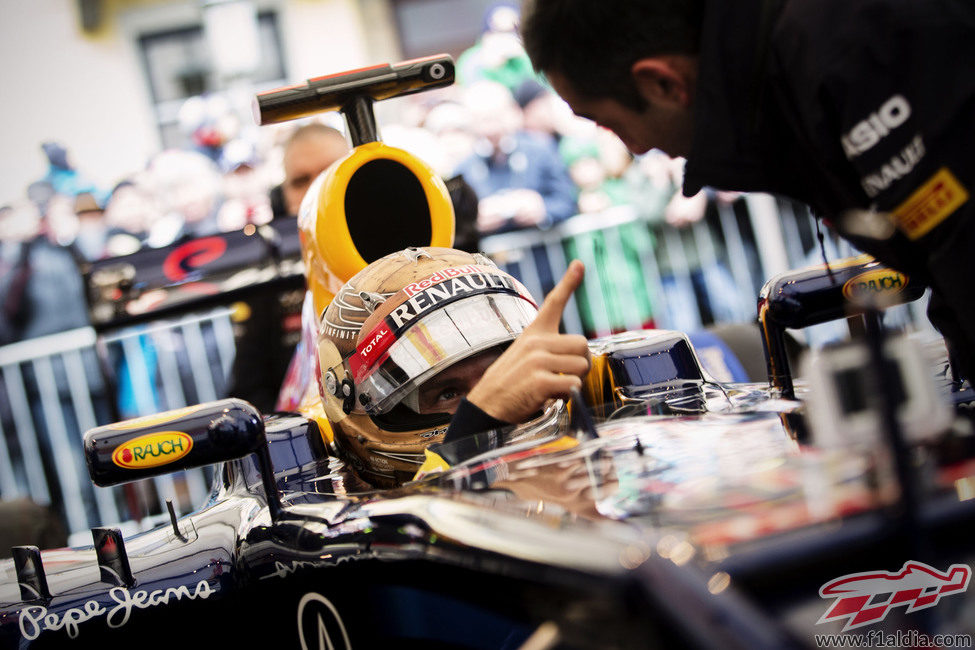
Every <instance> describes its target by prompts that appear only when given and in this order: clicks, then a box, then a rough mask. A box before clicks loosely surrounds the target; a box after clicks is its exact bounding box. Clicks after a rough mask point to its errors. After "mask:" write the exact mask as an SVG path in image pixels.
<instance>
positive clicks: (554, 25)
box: [521, 0, 703, 156]
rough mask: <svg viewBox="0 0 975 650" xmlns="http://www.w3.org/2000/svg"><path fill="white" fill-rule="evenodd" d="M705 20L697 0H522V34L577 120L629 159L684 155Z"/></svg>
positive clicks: (536, 62) (537, 66)
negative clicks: (607, 135)
mask: <svg viewBox="0 0 975 650" xmlns="http://www.w3.org/2000/svg"><path fill="white" fill-rule="evenodd" d="M702 18H703V1H702V0H647V1H644V2H630V1H629V0H601V1H600V2H592V0H526V2H525V3H524V5H523V7H522V23H521V33H522V38H523V41H524V44H525V50H526V51H527V53H528V56H529V58H530V59H531V61H532V64H533V65H534V66H535V69H536V70H537V71H539V72H541V73H544V74H545V75H546V77H547V78H548V80H549V82H550V83H551V85H552V87H553V88H554V89H555V91H556V92H558V94H559V95H561V96H562V98H563V99H564V100H565V101H566V102H567V103H568V104H569V106H571V107H572V110H573V111H575V113H576V114H577V115H579V116H581V117H585V118H588V119H591V120H593V121H595V122H597V123H598V124H600V125H601V126H604V127H606V128H607V129H610V130H611V131H613V132H614V133H616V135H618V136H619V137H620V139H621V140H622V141H623V142H624V143H625V144H626V146H627V148H628V149H629V150H630V151H632V152H633V153H637V154H640V153H646V152H647V151H649V150H650V149H652V148H657V149H661V150H663V151H666V152H667V153H668V154H670V155H671V156H686V155H687V153H688V150H689V148H690V137H691V128H690V127H691V123H692V113H691V100H692V99H693V95H694V88H695V82H696V77H697V54H698V52H699V50H700V34H701V23H702Z"/></svg>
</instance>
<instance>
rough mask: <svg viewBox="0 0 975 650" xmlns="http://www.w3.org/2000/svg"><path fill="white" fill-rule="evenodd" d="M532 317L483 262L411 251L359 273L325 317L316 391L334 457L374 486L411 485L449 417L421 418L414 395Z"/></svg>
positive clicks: (525, 302)
mask: <svg viewBox="0 0 975 650" xmlns="http://www.w3.org/2000/svg"><path fill="white" fill-rule="evenodd" d="M537 311H538V309H537V306H536V304H535V302H534V301H533V300H532V297H531V295H530V294H529V292H528V290H527V289H525V287H524V286H523V285H522V284H521V283H520V282H518V281H517V280H516V279H515V278H513V277H512V276H511V275H509V274H507V273H505V272H504V271H502V270H500V269H499V268H498V267H497V266H496V265H495V264H494V263H493V262H491V261H490V260H489V259H488V258H486V257H484V256H483V255H480V254H473V255H472V254H470V253H465V252H462V251H458V250H454V249H450V248H408V249H406V250H403V251H400V252H397V253H392V254H390V255H387V256H386V257H383V258H381V259H379V260H377V261H375V262H373V263H372V264H370V265H369V266H367V267H366V268H364V269H363V270H362V271H360V272H359V273H357V274H356V275H355V276H353V277H352V279H350V280H349V281H348V282H346V283H345V285H344V286H342V288H341V289H340V290H339V291H338V293H337V294H336V295H335V299H334V300H333V301H332V302H331V303H330V304H329V305H328V307H327V308H326V309H325V312H324V314H323V315H322V318H321V323H320V327H319V337H318V361H319V368H320V378H321V383H320V385H319V390H320V391H321V394H322V400H323V402H324V404H325V412H326V415H327V416H328V420H329V423H330V424H331V425H332V429H333V432H334V434H335V444H336V446H337V447H338V450H339V452H340V454H341V455H342V456H343V457H344V458H345V459H346V461H347V462H348V463H350V464H351V465H352V468H353V470H354V471H355V472H356V473H357V474H358V475H359V476H360V477H361V478H362V479H364V480H366V481H367V482H369V483H371V484H373V485H375V486H377V487H390V486H394V485H399V484H401V483H403V482H405V481H408V480H410V479H411V478H412V477H413V475H414V474H415V473H416V471H417V469H419V467H420V465H421V464H422V462H423V459H424V453H423V452H424V449H425V448H426V447H427V446H428V445H430V444H432V443H434V442H439V441H440V440H442V439H443V436H444V434H445V433H446V431H447V426H448V425H449V424H450V417H451V416H450V414H448V413H434V414H421V413H419V412H418V407H417V400H416V394H417V393H416V391H417V388H418V387H419V386H420V385H421V384H423V382H425V381H427V380H428V379H430V378H432V377H434V376H436V375H437V374H438V373H440V372H441V371H443V370H444V369H446V368H448V367H450V366H452V365H454V364H455V363H457V362H459V361H461V360H463V359H465V358H467V357H470V356H472V355H474V354H477V353H478V352H481V351H483V350H488V349H490V348H493V347H496V346H503V345H507V344H509V343H510V342H511V341H513V340H514V339H515V338H516V337H517V336H518V334H519V333H520V332H521V331H522V330H523V329H524V328H525V327H526V326H527V325H528V324H529V323H530V322H531V321H532V320H534V318H535V315H536V313H537Z"/></svg>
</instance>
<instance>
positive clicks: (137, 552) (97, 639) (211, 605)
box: [0, 56, 975, 649]
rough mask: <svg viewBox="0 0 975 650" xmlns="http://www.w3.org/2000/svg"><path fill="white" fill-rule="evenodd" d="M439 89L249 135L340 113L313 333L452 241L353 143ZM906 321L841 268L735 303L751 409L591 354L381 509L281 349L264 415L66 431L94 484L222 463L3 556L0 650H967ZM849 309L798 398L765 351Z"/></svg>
mask: <svg viewBox="0 0 975 650" xmlns="http://www.w3.org/2000/svg"><path fill="white" fill-rule="evenodd" d="M452 70H453V67H452V63H451V61H450V59H449V58H447V57H440V56H438V57H432V58H429V59H421V60H417V61H410V62H406V63H402V64H398V65H396V66H381V67H377V68H370V69H366V70H360V71H354V72H352V73H348V74H345V75H336V76H332V77H327V78H321V79H316V80H309V82H308V83H307V84H302V85H298V86H295V87H292V88H289V89H284V90H281V91H276V92H272V93H268V94H265V95H263V96H261V97H260V98H259V108H260V115H261V117H262V119H264V120H265V121H267V120H270V119H286V118H291V117H294V116H296V115H301V114H307V113H308V112H312V111H317V110H326V109H338V110H342V111H343V112H344V113H345V114H346V116H347V117H348V118H349V122H350V131H351V132H352V135H353V140H354V143H355V144H356V149H355V150H354V152H353V153H352V154H351V155H350V157H348V158H346V159H345V160H344V161H340V162H339V163H336V166H335V167H333V168H332V169H330V170H329V171H328V172H326V176H325V178H324V181H323V183H322V185H320V187H321V188H322V190H321V191H322V193H323V194H322V195H323V196H326V197H328V199H329V201H327V202H326V203H327V205H323V207H322V208H321V210H319V212H318V213H319V222H318V223H317V224H316V229H315V230H314V233H313V234H312V235H311V237H312V238H315V237H317V238H318V239H317V240H316V241H305V242H303V250H305V251H308V250H310V249H312V248H314V247H315V246H319V245H321V246H320V248H319V257H320V258H321V259H324V260H325V261H326V262H327V264H325V265H322V264H318V265H311V264H306V269H308V270H307V273H308V276H307V284H308V286H309V288H310V295H311V296H313V299H310V301H315V300H317V301H318V304H314V305H313V307H312V308H311V309H310V311H311V313H314V314H320V313H321V312H322V309H323V305H324V304H325V303H326V302H327V300H328V298H327V297H324V298H323V297H322V296H326V295H327V294H328V292H329V291H333V292H334V290H335V289H334V287H335V286H336V284H335V280H336V278H338V279H343V278H348V277H350V276H351V275H352V274H354V273H355V272H356V271H357V270H358V269H360V268H362V267H363V266H365V264H366V262H368V261H371V260H374V259H378V258H379V257H381V256H382V255H384V254H386V253H387V252H390V251H394V250H399V249H400V248H402V247H404V246H406V245H428V244H430V245H445V244H449V238H450V234H451V226H450V224H449V218H450V214H449V210H448V208H447V207H446V206H448V205H449V204H448V203H447V202H446V199H445V195H444V193H443V190H442V184H440V183H439V181H437V179H436V177H435V176H434V175H433V174H432V173H430V171H429V169H428V168H427V167H426V166H425V165H423V164H422V163H421V162H420V161H417V160H416V159H414V158H412V157H411V156H409V154H406V153H405V152H402V151H399V150H394V149H392V148H390V147H386V146H385V145H383V144H381V143H380V142H378V139H377V137H376V129H375V123H374V120H373V119H372V112H371V102H372V101H374V100H377V99H384V98H387V97H390V96H395V95H397V94H402V93H404V92H414V91H417V90H420V89H422V88H423V87H427V86H432V85H441V84H444V83H449V81H450V80H451V78H452ZM377 184H378V185H380V186H383V187H391V188H394V189H395V191H390V192H388V193H386V192H383V193H377V192H375V191H372V192H370V191H369V188H370V187H375V186H376V185H377ZM377 194H378V196H377ZM389 196H393V197H394V199H392V200H393V201H395V202H396V204H397V211H398V213H399V214H402V215H403V221H409V220H412V225H411V226H410V227H403V228H402V229H400V228H399V227H398V225H397V224H393V225H388V226H385V227H384V228H383V229H382V234H381V236H379V237H377V236H376V232H377V228H375V226H376V221H375V219H376V217H373V220H372V221H369V218H368V215H370V214H376V213H377V211H378V212H379V213H380V214H381V212H382V211H381V207H382V206H379V205H378V204H379V203H381V202H382V201H384V200H386V201H388V200H390V199H389ZM404 197H405V198H404ZM306 200H307V199H306ZM408 204H413V205H414V206H416V207H417V209H416V210H414V211H413V212H410V210H409V209H406V208H408V207H409V205H408ZM353 212H356V215H355V218H352V213H353ZM363 215H366V216H363ZM418 224H420V225H421V226H422V225H423V224H425V227H418ZM417 233H420V235H419V239H418V240H417ZM303 236H306V237H307V236H308V235H307V234H305V235H303ZM407 238H411V239H409V240H407ZM306 255H307V253H306ZM306 261H307V259H306ZM316 288H317V290H316ZM917 295H919V288H918V287H916V286H911V283H910V280H909V278H906V277H905V276H903V275H902V274H899V273H897V272H895V271H892V270H889V269H884V268H883V267H881V266H880V265H878V264H877V263H876V262H874V261H872V260H865V259H858V260H853V261H851V262H849V263H848V264H846V265H844V264H836V265H833V267H832V268H818V269H810V270H803V271H797V272H791V273H788V274H785V275H783V276H780V277H778V278H776V279H773V280H772V281H770V282H769V284H768V285H766V287H765V290H764V291H763V293H762V296H761V298H760V307H759V316H760V318H759V320H760V324H761V326H762V331H763V334H764V339H765V344H766V352H767V361H768V366H769V377H770V381H769V383H768V384H765V383H763V384H721V383H718V382H716V381H714V380H713V379H711V378H710V377H709V375H708V374H707V373H706V372H705V371H704V370H703V369H702V366H701V363H700V361H699V360H698V358H697V355H696V353H695V350H694V348H693V346H692V345H691V343H690V341H689V339H688V337H687V336H685V335H684V334H682V333H679V332H672V331H663V330H648V331H640V332H627V333H623V334H617V335H614V336H611V337H607V338H602V339H597V340H593V341H591V342H590V348H591V351H592V355H593V365H592V370H591V371H590V374H589V376H588V378H587V380H586V381H585V383H584V387H583V390H582V391H580V392H578V394H574V395H573V398H572V400H571V403H570V404H569V408H568V410H567V411H564V410H557V409H555V408H554V407H553V408H551V409H549V410H548V411H546V413H545V414H544V416H543V418H542V419H541V420H540V423H539V424H536V425H535V426H532V427H529V428H525V427H512V428H502V429H496V430H492V431H488V432H485V433H480V434H477V435H473V436H467V437H464V438H462V439H460V440H458V441H456V442H452V443H449V444H441V445H439V446H438V448H437V449H436V453H437V456H438V457H439V458H440V459H442V460H443V464H442V465H441V466H440V467H439V468H437V469H431V470H428V471H426V472H421V474H420V475H418V477H417V478H416V479H415V480H414V481H411V482H409V483H407V484H405V485H403V486H401V487H397V488H391V489H384V490H380V489H361V488H360V486H358V485H354V484H352V483H350V482H349V481H348V480H347V478H348V474H347V472H345V471H344V468H343V461H342V460H341V459H339V458H337V457H335V456H334V455H332V454H331V453H330V445H329V443H330V440H331V431H330V428H329V424H328V421H327V419H325V418H324V417H323V415H322V409H321V405H320V400H319V402H316V395H317V394H318V386H317V378H315V377H310V376H309V375H310V374H312V373H311V372H309V371H308V369H309V368H310V367H311V368H313V367H314V364H313V363H308V362H307V356H308V355H310V354H312V353H311V352H310V351H309V350H308V346H307V344H305V345H299V349H298V351H297V354H296V359H299V362H298V363H296V364H295V370H294V372H293V373H292V374H291V376H290V377H289V380H288V385H287V386H286V387H285V388H290V393H289V392H288V391H285V392H286V396H287V395H290V398H289V399H290V401H289V406H291V407H292V410H291V411H289V412H280V413H275V414H272V415H262V414H260V413H259V412H257V410H256V409H255V408H254V407H252V406H251V405H249V404H248V403H246V402H243V401H241V400H237V399H227V400H221V401H218V402H211V403H206V404H200V405H197V406H191V407H188V408H185V409H180V410H177V411H170V412H166V413H161V414H159V415H155V416H149V417H144V418H139V419H136V420H130V421H125V422H120V423H117V424H112V425H108V426H105V427H101V428H98V429H95V430H93V431H90V432H89V433H88V434H87V435H86V440H85V445H86V456H87V459H88V463H89V470H90V473H91V477H92V479H93V481H94V482H95V483H96V484H97V485H111V484H115V483H119V482H123V481H131V480H135V479H140V478H145V477H148V476H155V475H159V474H163V473H168V472H175V471H178V470H181V469H185V468H188V467H195V466H199V465H204V464H210V463H221V465H220V469H219V471H218V472H217V475H216V479H215V481H214V484H213V487H212V491H211V493H210V497H209V500H208V502H207V503H206V505H205V506H204V507H203V508H202V509H200V510H199V511H197V512H195V513H193V514H190V515H188V516H185V517H182V518H179V519H177V518H176V516H175V514H173V515H172V517H171V522H170V525H168V526H163V527H160V528H158V529H155V530H152V531H149V532H146V533H143V534H139V535H136V536H134V537H132V538H130V539H123V538H122V536H121V534H120V533H119V531H118V530H117V529H113V528H96V529H93V531H92V534H93V544H92V546H89V547H84V548H72V549H55V550H49V551H44V552H41V551H40V550H38V549H37V548H36V547H18V548H15V549H14V559H13V560H12V561H6V562H2V563H0V644H2V645H3V646H4V647H70V645H71V643H72V642H73V643H75V644H80V645H81V646H87V645H94V644H96V643H97V644H99V645H118V646H121V645H124V644H132V645H136V644H138V645H140V646H145V645H149V646H152V647H156V646H162V645H163V644H165V645H167V646H169V647H173V646H177V645H182V646H189V647H195V646H198V645H202V644H204V643H208V644H212V643H228V644H238V645H241V646H242V647H258V646H259V644H261V645H263V644H268V645H269V646H270V647H301V648H329V649H333V648H336V649H339V648H353V647H357V648H374V647H383V646H381V644H384V645H385V647H421V646H422V647H425V648H429V647H433V648H436V647H464V648H518V647H522V648H554V647H567V648H573V647H578V648H648V647H715V648H739V647H740V648H789V647H814V646H817V645H818V646H829V645H837V644H848V643H864V644H865V643H875V644H877V645H883V644H885V643H888V642H889V644H890V645H892V646H893V645H895V644H899V643H904V644H907V643H912V644H914V645H921V644H922V643H923V642H925V641H926V640H934V639H938V641H937V642H938V643H940V644H942V645H948V644H954V643H956V642H957V641H959V640H961V641H963V640H964V638H968V639H969V642H970V640H971V638H972V635H973V634H975V597H973V596H972V595H970V594H969V593H968V591H967V590H968V586H969V582H970V577H971V564H972V560H973V559H975V544H973V543H972V541H971V538H970V531H971V530H973V529H975V527H973V525H975V499H973V498H972V497H973V496H975V445H973V444H972V442H971V439H972V435H971V431H972V427H971V422H970V418H969V417H968V416H967V414H966V413H967V411H966V408H965V406H966V405H967V404H969V403H970V401H971V400H972V394H971V391H967V390H957V387H955V388H956V390H954V391H953V392H952V391H949V390H945V391H939V390H937V389H936V387H937V386H938V385H940V386H943V387H946V388H949V387H951V386H952V382H951V378H950V377H947V376H944V377H941V378H936V377H935V373H934V372H930V371H928V370H926V369H925V366H924V365H923V364H922V363H920V362H918V361H917V359H918V358H919V357H918V356H917V355H915V354H914V352H912V351H911V350H914V349H915V348H912V347H911V346H909V345H908V344H906V343H903V342H902V341H900V340H899V339H893V338H891V337H888V336H887V335H886V334H885V333H884V332H883V330H882V329H881V328H880V327H879V326H878V319H877V317H876V311H875V310H876V308H877V306H878V303H877V302H876V296H881V297H884V298H888V299H892V300H894V301H903V300H909V299H912V298H915V297H917ZM867 297H870V298H871V299H870V301H869V302H864V301H865V299H866V298H867ZM854 313H863V314H865V316H864V318H863V322H864V327H865V330H866V333H867V337H866V338H867V345H860V346H858V347H844V348H839V349H837V350H836V351H835V352H829V353H824V356H822V357H821V358H818V359H814V360H813V361H810V362H809V364H810V365H809V366H808V368H807V369H806V371H805V372H803V373H802V374H803V376H804V377H806V378H809V377H814V378H816V379H815V380H814V381H809V382H808V383H802V382H793V373H792V371H791V363H790V359H789V355H788V353H787V349H786V348H787V346H786V345H785V338H786V330H787V329H788V328H802V327H806V326H809V325H812V324H815V323H818V322H824V321H826V320H831V319H835V318H843V317H849V316H850V315H851V314H854ZM306 343H307V342H306ZM302 355H305V357H306V358H305V361H304V362H301V361H300V359H301V358H302ZM286 401H287V400H286ZM820 411H822V412H828V415H829V416H830V417H826V418H821V417H819V416H817V415H816V413H818V412H820ZM566 412H567V413H568V415H566ZM851 630H852V631H851ZM861 633H862V634H861ZM874 635H876V636H874ZM951 635H955V636H951ZM965 635H967V637H966V636H965ZM932 642H934V641H932ZM393 644H396V645H395V646H393Z"/></svg>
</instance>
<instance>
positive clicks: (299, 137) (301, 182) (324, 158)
mask: <svg viewBox="0 0 975 650" xmlns="http://www.w3.org/2000/svg"><path fill="white" fill-rule="evenodd" d="M347 153H349V143H348V142H347V141H346V139H345V136H344V135H342V132H341V131H338V130H337V129H333V128H332V127H330V126H326V125H324V124H319V123H318V122H312V123H311V124H306V125H305V126H302V127H300V128H298V130H296V131H295V132H294V133H293V134H292V135H291V137H290V138H289V139H288V142H287V143H286V144H285V145H284V158H283V160H282V163H283V164H284V182H283V183H282V184H281V190H282V194H283V195H284V207H285V209H286V210H287V213H288V214H289V215H297V214H298V208H299V207H300V206H301V199H302V198H304V196H305V192H307V191H308V187H309V186H310V185H311V183H312V181H313V180H315V179H316V178H317V177H318V175H319V174H321V173H322V172H323V171H325V170H326V169H328V167H329V166H330V165H331V164H332V163H333V162H335V161H336V160H338V159H339V158H341V157H342V156H344V155H345V154H347Z"/></svg>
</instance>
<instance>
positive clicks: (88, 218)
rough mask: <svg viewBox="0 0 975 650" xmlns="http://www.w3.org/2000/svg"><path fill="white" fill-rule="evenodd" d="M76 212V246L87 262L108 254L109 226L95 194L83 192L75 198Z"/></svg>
mask: <svg viewBox="0 0 975 650" xmlns="http://www.w3.org/2000/svg"><path fill="white" fill-rule="evenodd" d="M74 213H75V216H76V217H77V218H78V234H77V235H76V236H75V238H74V247H75V249H76V250H77V252H78V254H79V255H81V258H82V259H83V260H85V261H86V262H95V261H97V260H100V259H102V258H103V257H107V256H108V254H109V253H108V226H107V224H106V223H105V211H104V210H103V209H102V206H101V205H99V203H98V200H97V199H96V198H95V195H94V194H92V193H91V192H82V193H81V194H79V195H77V196H76V197H75V199H74Z"/></svg>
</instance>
